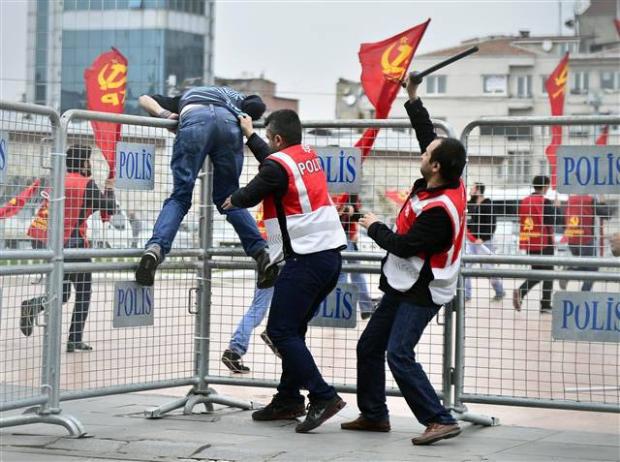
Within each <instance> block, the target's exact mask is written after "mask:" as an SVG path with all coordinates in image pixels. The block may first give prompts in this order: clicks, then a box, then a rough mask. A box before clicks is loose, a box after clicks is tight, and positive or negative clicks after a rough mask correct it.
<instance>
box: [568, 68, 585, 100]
mask: <svg viewBox="0 0 620 462" xmlns="http://www.w3.org/2000/svg"><path fill="white" fill-rule="evenodd" d="M570 77H571V87H570V92H571V94H573V95H583V94H586V93H588V88H589V73H588V71H577V72H571V74H570Z"/></svg>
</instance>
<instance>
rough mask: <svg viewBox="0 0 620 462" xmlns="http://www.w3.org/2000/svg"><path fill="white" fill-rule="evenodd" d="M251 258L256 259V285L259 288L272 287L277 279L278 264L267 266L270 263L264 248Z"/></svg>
mask: <svg viewBox="0 0 620 462" xmlns="http://www.w3.org/2000/svg"><path fill="white" fill-rule="evenodd" d="M252 258H254V260H256V270H257V271H258V278H257V280H256V287H258V288H259V289H267V288H269V287H273V286H274V285H275V283H276V279H278V273H279V272H280V269H279V268H278V265H271V266H268V265H269V263H270V260H269V254H268V253H267V250H265V249H262V250H261V251H260V252H258V253H257V254H256V255H254V257H252Z"/></svg>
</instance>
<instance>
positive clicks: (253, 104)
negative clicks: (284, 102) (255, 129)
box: [241, 95, 267, 120]
mask: <svg viewBox="0 0 620 462" xmlns="http://www.w3.org/2000/svg"><path fill="white" fill-rule="evenodd" d="M265 109H267V106H265V103H264V102H263V100H262V99H261V97H260V96H258V95H250V96H246V97H245V98H244V99H243V101H242V102H241V110H242V111H243V112H245V113H246V114H247V115H249V116H250V117H251V118H252V120H258V119H260V118H261V117H262V116H263V114H264V113H265Z"/></svg>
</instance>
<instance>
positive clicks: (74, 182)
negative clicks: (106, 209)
mask: <svg viewBox="0 0 620 462" xmlns="http://www.w3.org/2000/svg"><path fill="white" fill-rule="evenodd" d="M89 181H90V178H89V177H86V176H84V175H80V174H79V173H67V176H66V177H65V207H64V209H65V221H64V242H65V243H67V241H68V240H69V238H70V237H71V235H72V234H73V231H74V229H75V228H76V226H78V224H79V229H78V232H79V234H80V236H81V237H82V239H84V242H86V245H87V246H88V240H87V238H86V230H87V225H86V219H87V218H88V217H89V216H90V215H91V214H92V213H93V212H92V210H86V213H85V214H84V220H82V222H81V223H78V222H79V220H80V214H81V212H82V207H83V205H84V196H85V195H86V186H87V185H88V182H89ZM48 215H49V204H48V200H47V199H46V200H45V201H44V202H43V204H42V205H41V207H40V208H39V210H38V211H37V214H36V216H35V217H34V219H33V220H32V223H31V224H30V228H28V233H27V234H28V236H30V237H31V238H32V239H35V240H37V241H41V242H47V228H48V219H49V216H48Z"/></svg>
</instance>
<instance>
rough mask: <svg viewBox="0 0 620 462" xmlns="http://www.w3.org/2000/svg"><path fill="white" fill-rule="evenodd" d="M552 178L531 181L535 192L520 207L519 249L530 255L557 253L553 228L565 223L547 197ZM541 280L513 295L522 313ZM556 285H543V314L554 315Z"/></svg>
mask: <svg viewBox="0 0 620 462" xmlns="http://www.w3.org/2000/svg"><path fill="white" fill-rule="evenodd" d="M549 184H550V181H549V177H548V176H545V175H537V176H535V177H534V179H533V181H532V187H533V188H534V192H533V193H532V194H531V195H529V196H527V197H526V198H524V199H522V200H521V202H520V203H519V248H520V249H522V250H525V251H526V252H527V254H528V255H553V254H554V253H555V243H554V227H555V226H556V225H560V224H562V223H563V221H564V217H563V215H562V212H561V211H560V210H559V208H556V207H555V206H554V205H553V202H551V201H550V200H549V199H545V194H546V193H547V191H548V190H549ZM532 269H533V270H553V266H547V265H532ZM539 282H540V279H533V278H530V279H526V280H525V281H523V284H521V286H520V287H519V288H518V289H516V290H515V291H514V292H513V294H512V305H513V307H514V309H515V310H517V311H521V304H522V302H523V298H525V296H526V295H527V293H528V292H529V291H530V289H531V288H532V287H534V286H535V285H536V284H538V283H539ZM552 291H553V281H552V280H549V279H548V280H545V281H543V289H542V299H541V300H540V312H541V313H550V312H551V292H552Z"/></svg>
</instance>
